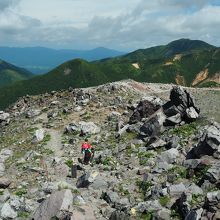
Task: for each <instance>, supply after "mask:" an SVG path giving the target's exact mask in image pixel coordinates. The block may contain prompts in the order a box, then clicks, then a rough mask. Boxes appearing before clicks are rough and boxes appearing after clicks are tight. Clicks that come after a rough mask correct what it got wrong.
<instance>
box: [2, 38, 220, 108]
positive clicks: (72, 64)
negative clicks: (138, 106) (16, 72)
mask: <svg viewBox="0 0 220 220" xmlns="http://www.w3.org/2000/svg"><path fill="white" fill-rule="evenodd" d="M219 61H220V49H218V48H216V47H214V46H211V45H209V44H207V43H205V42H202V41H191V40H187V39H181V40H179V41H174V42H171V43H170V44H168V45H166V46H158V47H153V48H149V49H145V50H137V51H135V52H132V53H130V54H127V55H125V56H121V57H117V58H112V59H105V60H100V61H96V62H87V61H84V60H81V59H76V60H72V61H69V62H66V63H64V64H62V65H60V66H59V67H57V68H56V69H54V70H52V71H51V72H49V73H47V74H45V75H42V76H37V77H34V78H32V79H29V80H25V81H19V82H16V83H15V84H13V85H11V86H8V87H4V88H1V89H0V109H3V108H5V107H7V106H8V105H9V104H11V103H13V102H15V101H16V100H17V98H18V97H20V96H24V95H26V94H29V95H35V94H40V93H44V92H49V91H52V90H60V89H66V88H68V87H70V86H71V87H73V88H80V87H88V86H96V85H100V84H103V83H106V82H112V81H118V80H122V79H128V78H131V79H134V80H137V81H141V82H160V83H176V84H180V85H186V86H198V87H203V86H204V87H207V86H215V87H216V86H219V85H220V62H219Z"/></svg>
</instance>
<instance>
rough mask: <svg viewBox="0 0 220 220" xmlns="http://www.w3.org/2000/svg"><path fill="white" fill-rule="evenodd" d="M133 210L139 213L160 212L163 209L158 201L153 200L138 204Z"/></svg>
mask: <svg viewBox="0 0 220 220" xmlns="http://www.w3.org/2000/svg"><path fill="white" fill-rule="evenodd" d="M133 209H134V210H136V212H137V213H147V212H151V211H153V212H158V211H160V210H161V209H162V206H161V204H160V202H159V201H158V200H152V201H146V202H141V203H138V205H137V206H135V207H134V208H133Z"/></svg>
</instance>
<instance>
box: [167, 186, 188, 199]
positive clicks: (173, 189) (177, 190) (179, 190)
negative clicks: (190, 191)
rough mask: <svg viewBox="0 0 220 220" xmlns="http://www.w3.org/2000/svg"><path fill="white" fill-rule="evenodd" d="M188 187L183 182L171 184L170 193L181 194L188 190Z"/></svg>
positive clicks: (173, 194)
mask: <svg viewBox="0 0 220 220" xmlns="http://www.w3.org/2000/svg"><path fill="white" fill-rule="evenodd" d="M186 191H187V190H186V187H185V185H184V184H183V183H180V184H176V185H171V186H169V187H168V193H169V194H170V195H171V196H180V195H181V194H182V193H184V192H186Z"/></svg>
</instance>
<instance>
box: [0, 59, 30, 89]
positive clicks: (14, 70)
mask: <svg viewBox="0 0 220 220" xmlns="http://www.w3.org/2000/svg"><path fill="white" fill-rule="evenodd" d="M32 76H33V74H32V73H30V72H29V71H27V70H25V69H23V68H19V67H16V66H14V65H12V64H9V63H7V62H5V61H3V60H0V87H3V86H7V85H10V84H12V83H14V82H16V81H20V80H25V79H29V78H31V77H32Z"/></svg>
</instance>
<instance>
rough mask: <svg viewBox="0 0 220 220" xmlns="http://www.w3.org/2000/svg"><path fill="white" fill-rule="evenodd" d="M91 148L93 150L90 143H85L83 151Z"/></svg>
mask: <svg viewBox="0 0 220 220" xmlns="http://www.w3.org/2000/svg"><path fill="white" fill-rule="evenodd" d="M90 148H91V145H90V144H89V143H87V142H85V143H83V144H82V149H83V150H88V149H90Z"/></svg>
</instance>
